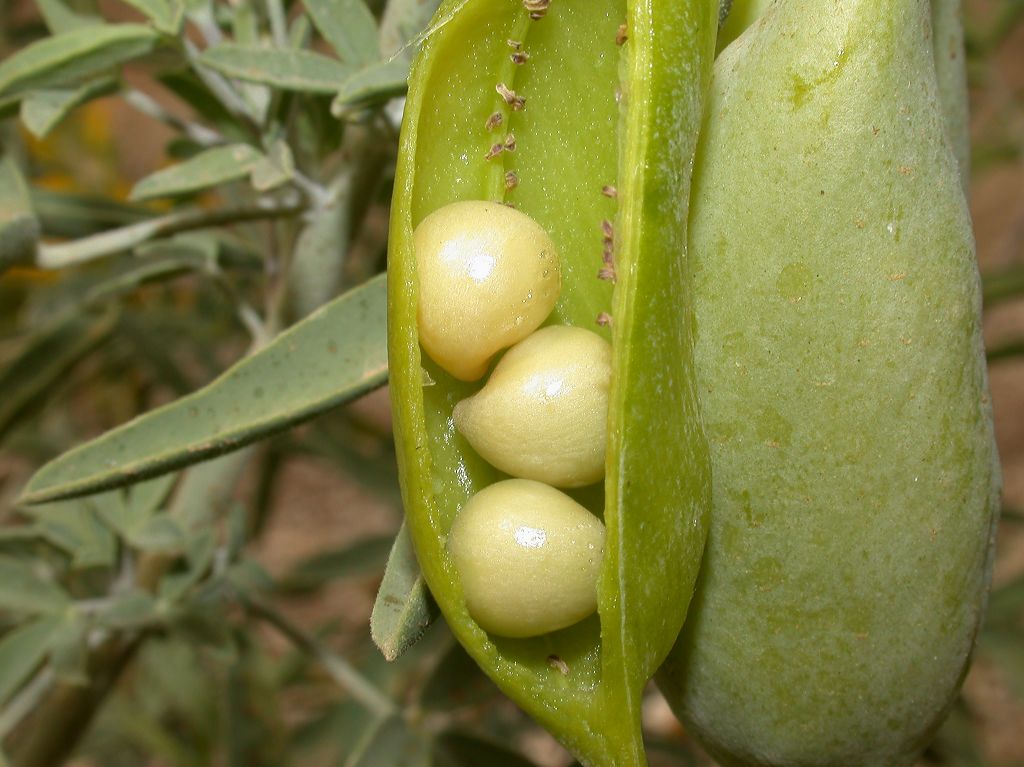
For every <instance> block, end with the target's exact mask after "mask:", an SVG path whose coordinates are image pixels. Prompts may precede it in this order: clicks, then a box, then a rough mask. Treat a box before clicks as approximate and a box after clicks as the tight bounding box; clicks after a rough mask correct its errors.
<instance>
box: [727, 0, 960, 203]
mask: <svg viewBox="0 0 1024 767" xmlns="http://www.w3.org/2000/svg"><path fill="white" fill-rule="evenodd" d="M775 2H782V3H785V2H788V0H733V3H732V8H731V10H730V11H729V16H728V17H727V18H726V20H725V23H724V24H723V25H722V28H721V29H720V30H719V31H718V50H719V51H722V50H723V49H724V48H725V47H726V46H728V45H729V44H730V43H731V42H732V41H733V40H735V39H736V38H737V37H739V36H740V35H741V34H742V33H743V32H744V31H746V29H747V27H749V26H750V25H751V24H753V23H754V22H755V21H757V19H758V18H759V17H760V16H761V15H762V14H763V13H764V12H765V11H766V10H767V9H768V7H769V6H770V5H772V4H773V3H775ZM931 14H932V34H931V38H932V50H933V53H934V56H935V75H936V78H937V80H938V85H939V101H940V103H941V104H942V116H943V119H944V121H945V125H946V134H947V136H948V137H949V140H950V143H951V144H952V145H953V152H954V154H955V155H956V161H957V165H958V166H959V168H960V183H961V185H962V186H963V188H964V191H966V190H967V187H968V182H969V180H970V176H971V135H970V119H969V115H968V99H967V67H966V61H967V56H966V53H965V52H964V21H963V6H962V3H961V0H931Z"/></svg>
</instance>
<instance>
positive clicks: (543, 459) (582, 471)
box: [454, 325, 612, 487]
mask: <svg viewBox="0 0 1024 767" xmlns="http://www.w3.org/2000/svg"><path fill="white" fill-rule="evenodd" d="M611 368H612V350H611V346H610V345H609V343H608V342H607V341H605V340H604V339H603V338H601V336H599V335H597V334H596V333H592V332H591V331H589V330H584V329H583V328H576V327H567V326H559V325H554V326H551V327H546V328H541V329H540V330H538V331H537V332H536V333H534V334H533V335H531V336H530V337H529V338H527V339H525V340H524V341H520V342H519V343H518V344H516V345H515V346H513V347H512V348H511V349H509V350H508V352H507V353H506V354H505V356H504V357H502V358H501V361H500V362H498V364H497V366H496V367H495V368H494V372H493V373H491V377H490V378H489V379H488V381H487V383H486V385H485V386H484V387H483V388H482V389H481V390H480V391H479V392H477V393H476V394H475V395H474V396H472V397H469V398H468V399H465V400H463V401H462V402H459V403H458V404H457V405H456V406H455V413H454V417H455V426H456V428H458V430H459V431H460V432H461V433H462V435H463V436H464V437H465V438H466V439H467V440H469V444H471V445H472V446H473V449H474V450H476V451H477V452H478V453H479V454H480V455H481V456H482V457H483V458H484V459H486V460H487V461H488V462H489V463H491V464H492V465H494V466H496V467H497V468H499V469H501V470H502V471H503V472H505V473H506V474H511V475H512V476H514V477H525V478H526V479H535V480H538V481H540V482H546V483H548V484H549V485H555V486H556V487H582V486H583V485H589V484H591V483H593V482H597V481H598V480H599V479H601V478H602V477H603V476H604V458H605V442H606V438H607V432H608V426H607V424H608V389H609V386H610V385H611Z"/></svg>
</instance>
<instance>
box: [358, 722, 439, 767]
mask: <svg viewBox="0 0 1024 767" xmlns="http://www.w3.org/2000/svg"><path fill="white" fill-rule="evenodd" d="M430 763H431V760H430V745H429V742H428V741H427V740H426V739H425V738H424V736H422V735H420V734H419V733H417V732H414V731H413V730H411V729H410V728H409V725H408V724H406V722H405V720H404V719H402V717H400V716H390V717H388V718H387V719H384V720H383V721H381V722H380V724H378V725H377V726H375V727H372V729H370V730H369V731H368V732H367V733H366V737H365V738H364V740H363V742H362V743H361V744H360V746H359V747H357V749H356V750H355V751H354V752H353V753H352V754H351V755H350V756H349V758H348V759H346V760H345V767H428V765H430Z"/></svg>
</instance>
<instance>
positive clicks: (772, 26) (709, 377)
mask: <svg viewBox="0 0 1024 767" xmlns="http://www.w3.org/2000/svg"><path fill="white" fill-rule="evenodd" d="M930 10H931V7H930V4H929V2H928V0H913V1H912V2H906V0H900V1H899V2H897V1H896V0H842V1H841V2H835V0H784V1H783V2H778V3H775V4H774V5H773V6H772V7H771V8H769V10H768V11H766V13H765V14H764V16H762V17H761V19H760V20H759V21H758V22H757V23H755V24H754V25H753V26H751V27H750V28H749V29H748V30H747V32H746V33H744V34H743V35H741V36H740V37H739V38H738V39H737V41H736V42H735V43H733V44H732V45H731V46H730V47H729V48H727V49H726V50H725V51H724V52H723V53H722V55H721V56H720V57H719V59H718V61H717V62H716V63H715V68H714V77H713V83H712V89H711V96H710V98H709V102H708V112H707V120H706V128H705V130H704V131H703V133H702V135H701V143H700V146H699V148H698V154H697V170H696V172H695V174H694V182H693V200H692V210H691V221H690V224H691V229H690V232H691V240H690V257H691V259H692V260H693V264H694V273H695V289H696V299H697V327H698V332H697V342H696V358H697V363H698V382H699V387H700V388H699V391H700V401H701V408H702V413H703V415H704V418H705V423H706V427H707V431H708V436H709V440H710V444H711V453H712V469H713V477H714V482H713V510H712V514H711V518H712V524H711V530H710V534H709V538H708V545H707V549H706V551H705V558H704V565H703V571H702V575H701V580H700V583H699V585H698V591H697V596H696V597H695V598H694V601H693V604H692V605H691V609H690V614H689V616H688V617H687V622H686V625H685V627H684V630H683V633H682V636H681V639H680V642H679V644H678V646H677V647H676V648H675V650H674V651H673V653H672V655H671V659H670V661H669V662H668V663H666V665H665V667H664V670H663V674H662V676H661V677H660V684H661V687H662V689H663V691H664V692H665V693H666V696H667V697H668V699H669V701H670V703H671V704H672V705H673V707H674V709H675V710H676V711H677V712H678V713H679V714H680V715H681V717H682V718H683V719H684V721H685V722H687V724H688V729H689V730H690V731H691V732H694V733H695V734H697V735H698V736H699V737H700V738H701V739H702V740H703V742H704V743H705V744H707V746H708V747H709V749H710V750H711V751H712V753H713V754H715V756H716V758H717V759H718V760H719V761H720V763H721V764H723V765H728V766H729V767H738V766H742V767H753V766H754V765H757V766H758V767H836V766H837V765H842V767H899V766H901V765H909V764H911V763H912V762H913V761H914V759H915V758H916V756H917V755H918V754H919V753H920V751H921V750H922V749H923V748H924V747H925V745H926V744H927V742H928V739H929V738H930V736H931V735H932V733H933V732H934V730H935V729H936V728H937V727H938V725H939V723H940V722H941V721H942V718H943V716H944V714H945V712H946V710H947V709H948V706H950V705H951V703H952V701H953V699H954V697H955V695H956V692H957V689H958V687H959V684H960V681H961V680H962V678H963V675H964V674H965V672H966V667H967V663H968V659H969V656H970V653H971V648H972V645H973V642H974V638H975V635H976V633H977V631H978V627H979V624H980V621H981V615H982V610H983V607H984V601H985V592H986V588H987V585H988V581H989V576H990V569H991V564H992V543H993V540H992V539H993V535H994V530H995V521H996V512H997V508H998V488H999V476H998V463H997V457H996V452H995V445H994V441H993V433H992V414H991V407H990V403H989V394H988V387H987V381H986V372H985V357H984V352H983V348H982V338H981V311H980V309H981V307H980V289H979V279H978V269H977V264H976V262H975V254H974V240H973V236H972V233H971V226H970V218H969V215H968V210H967V206H966V202H965V199H964V195H963V192H962V189H961V185H960V179H959V174H958V167H957V162H956V158H955V156H954V154H953V152H952V149H951V147H950V143H949V141H948V140H947V136H946V132H945V128H944V125H943V111H942V107H941V105H940V99H939V90H938V84H937V82H936V75H935V67H934V63H933V56H932V48H931V44H930V39H931V34H930V32H931V30H930Z"/></svg>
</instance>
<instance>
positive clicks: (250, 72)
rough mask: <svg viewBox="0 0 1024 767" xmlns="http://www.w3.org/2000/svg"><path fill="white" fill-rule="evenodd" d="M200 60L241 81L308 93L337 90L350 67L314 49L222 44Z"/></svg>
mask: <svg viewBox="0 0 1024 767" xmlns="http://www.w3.org/2000/svg"><path fill="white" fill-rule="evenodd" d="M200 61H201V62H202V63H203V64H205V65H206V66H208V67H210V69H215V70H217V71H218V72H220V73H222V74H225V75H228V76H229V77H235V78H237V79H239V80H246V81H248V82H254V83H260V84H262V85H273V86H275V87H277V88H283V89H285V90H292V91H302V92H306V93H334V92H335V91H337V90H338V86H339V85H340V84H341V83H342V82H344V81H345V79H346V78H348V76H349V75H350V74H352V69H351V67H349V66H347V65H345V64H342V63H341V62H340V61H338V60H336V59H332V58H329V57H327V56H323V55H321V54H319V53H313V52H312V51H295V50H284V49H280V48H264V47H259V46H248V45H236V44H234V43H223V44H221V45H218V46H216V47H214V48H208V49H207V50H205V51H204V52H203V54H202V56H200Z"/></svg>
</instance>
